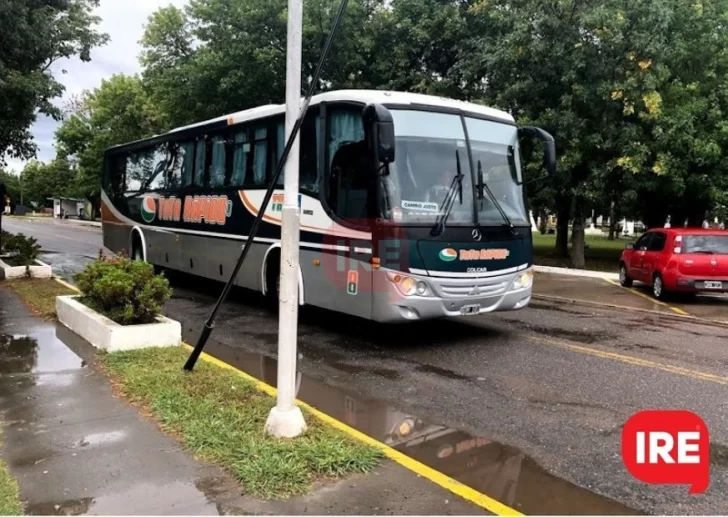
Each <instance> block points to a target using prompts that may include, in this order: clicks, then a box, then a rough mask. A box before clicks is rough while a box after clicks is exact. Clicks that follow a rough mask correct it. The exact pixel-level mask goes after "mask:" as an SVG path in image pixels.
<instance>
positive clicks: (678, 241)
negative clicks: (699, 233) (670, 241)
mask: <svg viewBox="0 0 728 517" xmlns="http://www.w3.org/2000/svg"><path fill="white" fill-rule="evenodd" d="M672 251H673V252H675V253H677V254H680V253H682V235H678V236H677V237H675V249H673V250H672Z"/></svg>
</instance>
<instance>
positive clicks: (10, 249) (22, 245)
mask: <svg viewBox="0 0 728 517" xmlns="http://www.w3.org/2000/svg"><path fill="white" fill-rule="evenodd" d="M40 252H41V247H40V245H39V244H38V241H37V240H36V239H35V238H33V237H26V236H25V235H23V234H22V233H19V234H17V235H14V234H12V233H8V232H5V231H4V232H2V254H3V255H6V256H7V257H6V260H7V261H8V262H9V263H10V264H11V265H13V266H25V267H26V271H27V275H28V276H30V266H32V265H34V264H35V261H36V259H37V258H38V256H39V255H40Z"/></svg>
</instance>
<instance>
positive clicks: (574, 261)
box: [571, 197, 586, 269]
mask: <svg viewBox="0 0 728 517" xmlns="http://www.w3.org/2000/svg"><path fill="white" fill-rule="evenodd" d="M583 212H584V211H583V201H582V199H581V198H579V197H577V198H576V202H575V203H574V222H573V223H572V227H571V267H574V268H577V269H584V267H585V266H586V262H585V260H584V213H583Z"/></svg>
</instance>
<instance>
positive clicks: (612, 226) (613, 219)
mask: <svg viewBox="0 0 728 517" xmlns="http://www.w3.org/2000/svg"><path fill="white" fill-rule="evenodd" d="M616 233H617V209H616V208H615V202H614V201H612V203H611V204H610V205H609V237H608V239H609V240H610V241H613V240H614V237H615V234H616Z"/></svg>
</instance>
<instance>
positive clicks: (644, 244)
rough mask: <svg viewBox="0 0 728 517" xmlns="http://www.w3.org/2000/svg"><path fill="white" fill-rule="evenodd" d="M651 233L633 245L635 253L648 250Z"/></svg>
mask: <svg viewBox="0 0 728 517" xmlns="http://www.w3.org/2000/svg"><path fill="white" fill-rule="evenodd" d="M652 235H653V234H652V233H646V234H644V235H643V236H642V237H640V238H639V239H637V242H635V243H634V249H635V250H637V251H645V250H647V249H648V248H649V245H650V241H651V240H652Z"/></svg>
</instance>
